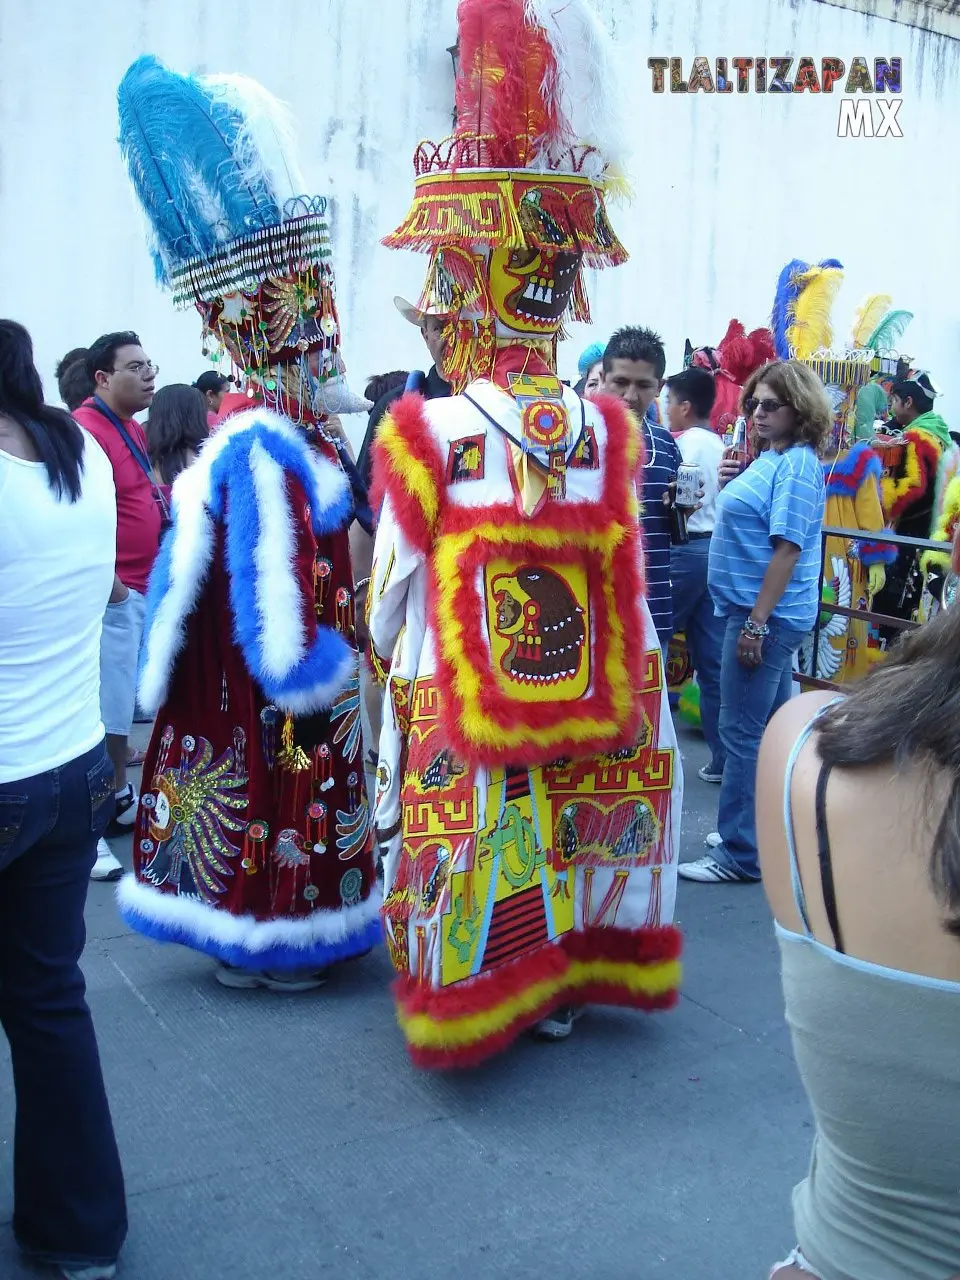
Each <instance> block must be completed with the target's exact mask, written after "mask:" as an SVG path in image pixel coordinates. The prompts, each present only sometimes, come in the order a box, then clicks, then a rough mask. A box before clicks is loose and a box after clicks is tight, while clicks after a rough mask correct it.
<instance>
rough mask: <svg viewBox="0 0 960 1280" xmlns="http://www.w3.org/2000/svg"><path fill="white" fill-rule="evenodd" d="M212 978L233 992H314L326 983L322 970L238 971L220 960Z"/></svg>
mask: <svg viewBox="0 0 960 1280" xmlns="http://www.w3.org/2000/svg"><path fill="white" fill-rule="evenodd" d="M214 977H215V978H216V980H217V981H218V982H219V983H220V985H221V986H222V987H230V988H231V990H233V991H253V990H255V989H256V988H257V987H266V989H267V990H268V991H289V992H297V991H316V989H317V988H318V987H322V986H323V985H324V984H325V983H326V981H327V973H326V970H324V969H297V970H293V971H292V972H290V973H271V972H269V971H267V970H264V971H263V972H258V971H255V970H253V969H239V968H237V967H236V965H232V964H225V963H224V962H223V961H222V960H221V961H220V962H219V963H218V964H217V968H216V972H215V974H214Z"/></svg>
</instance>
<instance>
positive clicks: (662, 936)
mask: <svg viewBox="0 0 960 1280" xmlns="http://www.w3.org/2000/svg"><path fill="white" fill-rule="evenodd" d="M681 950H682V938H681V935H680V932H679V930H677V929H676V928H674V927H673V926H665V927H661V928H650V929H637V930H625V929H592V930H589V931H587V932H574V933H569V934H566V935H565V936H564V937H563V938H562V939H560V940H559V941H558V942H554V943H549V944H548V945H546V946H543V947H541V948H540V949H539V950H537V951H534V952H531V953H530V954H528V955H525V956H521V957H519V958H518V959H517V960H514V961H511V962H510V963H509V964H506V965H503V966H501V967H500V968H498V969H494V970H492V971H490V972H489V973H485V974H481V975H479V976H477V977H475V978H471V979H469V980H467V981H465V982H461V983H456V984H455V985H453V986H451V987H444V988H436V987H428V986H425V985H423V984H422V983H419V982H417V980H416V979H415V978H414V977H413V976H412V975H404V976H403V977H401V978H398V979H397V980H396V982H395V983H394V995H395V997H396V1000H397V1021H398V1022H399V1023H400V1026H401V1027H402V1029H403V1033H404V1036H405V1038H406V1041H407V1049H408V1051H409V1053H410V1056H411V1058H412V1059H413V1061H414V1063H415V1064H416V1065H417V1066H418V1067H426V1068H450V1067H469V1066H474V1065H476V1064H477V1063H479V1062H482V1061H483V1060H484V1059H485V1058H489V1057H490V1056H491V1055H492V1054H495V1053H499V1052H500V1051H501V1050H503V1049H505V1048H506V1047H507V1046H508V1045H509V1044H510V1043H511V1042H512V1041H513V1040H515V1039H516V1037H517V1036H518V1035H520V1034H521V1033H522V1032H523V1031H524V1030H526V1028H527V1027H531V1026H533V1025H534V1024H535V1023H536V1022H539V1021H540V1019H541V1018H544V1017H546V1016H547V1015H548V1014H549V1013H550V1012H551V1010H553V1009H556V1008H558V1007H559V1006H561V1005H564V1004H606V1005H620V1006H623V1007H627V1008H632V1009H645V1010H648V1011H651V1010H655V1009H669V1008H672V1007H673V1005H674V1004H676V1002H677V996H678V990H679V986H680V977H681V966H680V953H681Z"/></svg>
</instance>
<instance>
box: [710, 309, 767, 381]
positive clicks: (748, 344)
mask: <svg viewBox="0 0 960 1280" xmlns="http://www.w3.org/2000/svg"><path fill="white" fill-rule="evenodd" d="M717 354H718V355H719V357H720V368H721V369H723V371H724V372H725V373H728V374H729V375H730V377H731V378H732V379H733V380H734V382H735V383H736V384H737V385H738V386H741V387H742V386H743V384H744V383H745V382H746V381H747V379H748V378H749V377H750V375H751V374H752V373H754V372H755V371H756V370H757V369H759V368H760V367H761V366H762V365H765V364H766V363H767V362H768V361H770V360H775V359H776V358H777V356H776V350H775V349H774V345H773V334H772V333H771V332H770V330H769V329H754V330H753V331H752V332H751V333H747V332H746V330H745V329H744V327H743V325H742V324H741V323H740V321H739V320H731V321H730V323H729V325H728V326H727V332H726V333H725V334H724V336H723V340H722V342H721V343H720V345H719V346H718V347H717Z"/></svg>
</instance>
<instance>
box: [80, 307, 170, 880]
mask: <svg viewBox="0 0 960 1280" xmlns="http://www.w3.org/2000/svg"><path fill="white" fill-rule="evenodd" d="M87 370H88V372H89V374H90V377H91V379H92V381H93V383H94V385H95V387H96V392H95V393H94V395H92V396H90V397H89V398H88V399H87V400H85V401H84V402H83V404H82V405H80V407H79V408H78V409H75V410H74V413H73V416H74V417H75V418H76V420H77V421H78V422H79V423H80V425H81V426H82V427H84V428H85V429H86V430H87V431H89V432H90V434H91V435H92V436H93V437H94V438H95V439H96V441H97V443H98V444H99V445H100V446H101V448H102V449H103V451H104V452H105V453H106V455H107V457H108V458H109V459H110V463H111V466H112V467H113V479H114V484H115V485H116V490H117V563H116V570H115V576H114V583H113V594H112V595H111V596H110V603H109V604H108V606H107V611H106V613H105V614H104V619H103V638H102V640H101V645H100V714H101V717H102V719H103V726H104V729H105V731H106V735H107V751H108V752H109V753H110V758H111V760H112V761H113V767H114V770H115V773H116V792H117V809H116V815H115V818H114V820H113V823H112V827H113V830H114V831H118V832H128V831H131V830H132V829H133V824H134V822H135V821H136V817H137V800H138V797H137V793H136V790H135V789H134V787H133V784H132V783H128V782H127V759H128V747H127V739H128V737H129V735H130V730H131V728H132V726H133V717H134V709H135V705H136V696H137V664H138V658H139V654H140V639H141V636H142V633H143V619H144V595H145V593H146V589H147V579H148V578H149V576H150V570H151V569H152V567H153V561H154V557H155V556H156V554H157V548H158V546H159V543H160V531H161V508H160V505H159V497H158V493H157V489H156V485H155V484H154V483H153V478H152V473H151V469H150V461H149V457H148V454H147V441H146V436H145V435H144V432H143V428H142V427H141V426H140V424H139V423H138V422H135V421H134V419H133V415H134V414H135V413H140V412H142V411H143V410H144V409H146V408H148V407H149V405H150V402H151V400H152V399H153V392H154V381H155V379H156V376H157V368H156V365H154V364H152V363H151V361H150V360H149V359H148V357H147V356H146V354H145V353H144V350H143V348H142V346H141V345H140V339H139V338H138V337H137V335H136V334H135V333H131V332H123V333H107V334H104V335H103V337H102V338H98V339H97V341H96V342H95V343H94V344H93V346H92V347H90V349H89V351H88V353H87ZM122 872H123V868H122V867H121V865H120V863H119V862H118V861H117V859H116V858H115V857H114V856H113V854H112V853H111V852H110V849H109V846H108V845H107V844H106V842H105V841H101V843H100V846H99V848H98V857H97V865H96V866H95V867H94V869H93V873H92V875H93V878H94V879H96V880H116V879H119V877H120V875H121V874H122Z"/></svg>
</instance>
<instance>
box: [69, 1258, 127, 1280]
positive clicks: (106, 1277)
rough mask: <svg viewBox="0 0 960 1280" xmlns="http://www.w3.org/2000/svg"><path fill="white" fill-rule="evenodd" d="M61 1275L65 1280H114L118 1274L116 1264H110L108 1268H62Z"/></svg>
mask: <svg viewBox="0 0 960 1280" xmlns="http://www.w3.org/2000/svg"><path fill="white" fill-rule="evenodd" d="M60 1274H61V1275H62V1276H63V1277H64V1280H113V1277H114V1276H115V1275H116V1274H117V1267H116V1263H113V1262H111V1263H108V1264H107V1265H106V1266H103V1267H101V1266H96V1265H94V1266H90V1267H61V1268H60Z"/></svg>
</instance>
